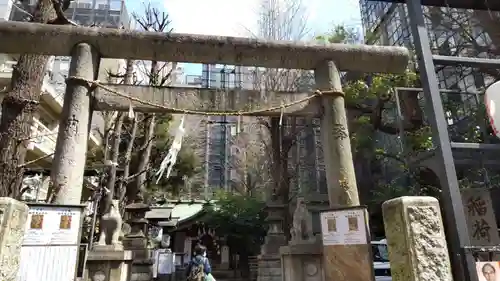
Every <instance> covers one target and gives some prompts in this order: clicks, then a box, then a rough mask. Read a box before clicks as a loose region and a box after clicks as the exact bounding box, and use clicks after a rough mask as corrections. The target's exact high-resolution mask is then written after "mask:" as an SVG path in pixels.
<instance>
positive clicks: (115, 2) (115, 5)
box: [109, 0, 122, 11]
mask: <svg viewBox="0 0 500 281" xmlns="http://www.w3.org/2000/svg"><path fill="white" fill-rule="evenodd" d="M109 5H110V7H109V9H110V10H113V11H121V9H122V1H121V0H110V1H109Z"/></svg>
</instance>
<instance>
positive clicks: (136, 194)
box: [127, 114, 156, 202]
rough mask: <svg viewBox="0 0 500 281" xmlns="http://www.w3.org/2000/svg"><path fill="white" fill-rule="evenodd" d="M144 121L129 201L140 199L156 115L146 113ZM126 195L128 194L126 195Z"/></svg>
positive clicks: (141, 198) (151, 145)
mask: <svg viewBox="0 0 500 281" xmlns="http://www.w3.org/2000/svg"><path fill="white" fill-rule="evenodd" d="M144 123H146V124H147V126H145V127H144V142H143V144H142V149H141V154H140V158H139V163H138V164H137V169H136V174H137V177H136V179H135V181H134V185H135V187H134V189H133V193H132V194H131V195H132V196H131V198H129V199H128V200H129V202H131V201H132V202H135V201H142V200H143V197H142V190H143V188H144V184H145V183H146V179H147V169H148V166H149V159H150V157H151V149H152V148H153V137H154V133H155V125H156V116H155V115H154V114H146V116H145V118H144ZM127 197H128V196H127Z"/></svg>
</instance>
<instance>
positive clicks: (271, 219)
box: [257, 202, 288, 281]
mask: <svg viewBox="0 0 500 281" xmlns="http://www.w3.org/2000/svg"><path fill="white" fill-rule="evenodd" d="M285 207H286V205H284V204H279V203H276V202H268V203H267V205H266V212H267V218H266V221H267V224H268V226H269V230H268V231H267V235H266V238H265V240H264V244H263V245H262V248H261V255H260V256H259V257H258V264H259V265H258V268H259V269H258V275H257V280H258V281H281V280H282V279H281V256H280V247H281V246H286V245H287V244H288V242H287V239H286V236H285V233H284V232H283V217H284V212H285Z"/></svg>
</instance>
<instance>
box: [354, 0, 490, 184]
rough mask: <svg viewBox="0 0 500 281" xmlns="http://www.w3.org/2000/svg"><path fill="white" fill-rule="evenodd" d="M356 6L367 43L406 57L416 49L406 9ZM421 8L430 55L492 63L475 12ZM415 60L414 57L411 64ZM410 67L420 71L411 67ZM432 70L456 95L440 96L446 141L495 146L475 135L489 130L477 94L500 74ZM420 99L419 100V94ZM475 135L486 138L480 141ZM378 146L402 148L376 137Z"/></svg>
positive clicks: (363, 1)
mask: <svg viewBox="0 0 500 281" xmlns="http://www.w3.org/2000/svg"><path fill="white" fill-rule="evenodd" d="M359 4H360V9H361V18H362V23H363V29H364V34H365V43H366V44H377V45H399V46H405V47H407V48H408V49H409V50H410V52H411V50H413V49H414V46H413V38H412V35H411V31H410V23H409V16H408V9H407V7H406V5H405V4H398V3H388V2H379V1H369V0H360V1H359ZM422 8H423V11H424V18H425V22H426V25H427V31H428V35H429V40H430V48H431V50H432V52H433V54H434V55H442V56H460V57H476V58H495V55H494V54H492V52H491V49H492V48H491V47H492V42H491V40H490V38H489V36H488V34H486V33H485V32H484V30H483V29H482V28H481V25H480V23H479V22H478V20H477V19H476V18H475V16H474V12H473V11H470V10H462V9H454V8H448V7H432V6H424V7H422ZM415 59H416V58H415V57H414V61H416V60H415ZM411 67H413V68H415V70H416V71H418V66H417V65H416V63H415V62H413V63H412V64H411ZM435 70H436V74H437V78H438V83H439V88H440V89H443V90H449V91H453V92H454V93H450V94H445V93H442V95H441V96H442V100H443V106H444V109H445V114H446V117H447V121H448V125H449V127H448V131H449V135H450V140H451V141H454V142H498V141H497V139H496V138H494V137H491V136H488V133H487V132H486V133H484V132H479V131H480V130H481V129H480V128H481V127H482V128H483V129H484V130H485V131H486V130H488V126H486V125H485V124H486V123H487V121H486V120H484V118H483V119H481V118H479V117H478V114H480V113H481V112H483V111H484V110H483V109H482V106H483V98H482V97H481V96H480V95H481V92H482V91H484V89H485V87H487V86H488V85H490V84H491V83H493V82H495V81H496V80H498V77H500V75H499V74H500V73H498V72H497V73H492V72H488V71H486V70H485V69H477V68H472V67H462V66H440V65H436V69H435ZM419 97H420V98H422V95H420V96H419ZM478 112H479V113H478ZM394 114H395V113H394ZM471 128H476V129H471ZM479 135H481V136H483V137H484V138H483V137H479V138H483V139H478V136H479ZM378 143H379V144H380V146H383V148H384V149H387V151H388V152H391V150H392V152H398V151H395V149H397V148H398V147H401V146H400V145H396V144H398V143H400V140H399V138H398V136H397V135H387V134H383V133H379V137H378ZM462 168H465V167H462ZM469 168H470V167H469ZM388 169H389V170H390V168H388ZM457 170H461V167H457ZM389 178H390V177H389Z"/></svg>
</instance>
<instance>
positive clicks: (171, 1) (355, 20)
mask: <svg viewBox="0 0 500 281" xmlns="http://www.w3.org/2000/svg"><path fill="white" fill-rule="evenodd" d="M159 1H160V0H156V1H154V2H155V4H157V5H163V7H164V8H165V11H166V12H167V13H168V14H169V17H170V19H171V20H172V28H173V29H174V32H178V33H191V34H205V35H221V36H245V37H246V36H251V34H252V33H254V30H255V26H256V22H257V20H258V16H257V15H258V6H259V3H260V1H261V0H163V2H159ZM358 2H359V0H303V3H307V6H306V9H307V14H308V16H307V18H308V22H309V28H310V30H311V33H312V34H311V35H315V34H324V33H325V32H328V31H329V30H330V29H331V27H332V26H333V25H335V24H345V25H360V22H361V20H360V15H359V5H358ZM139 3H140V2H139V1H137V0H129V1H128V6H129V7H128V9H129V11H134V10H136V9H138V8H140V4H139ZM138 4H139V5H138ZM254 34H255V33H254ZM182 67H184V71H185V74H190V75H200V74H201V66H199V65H193V64H182Z"/></svg>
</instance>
